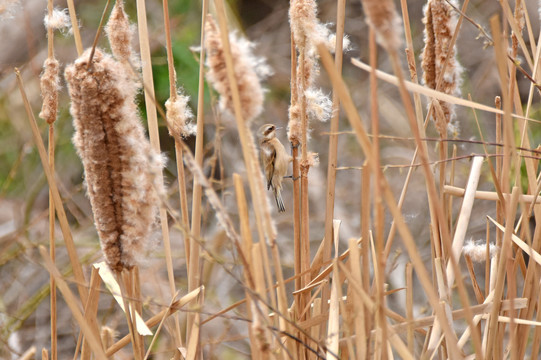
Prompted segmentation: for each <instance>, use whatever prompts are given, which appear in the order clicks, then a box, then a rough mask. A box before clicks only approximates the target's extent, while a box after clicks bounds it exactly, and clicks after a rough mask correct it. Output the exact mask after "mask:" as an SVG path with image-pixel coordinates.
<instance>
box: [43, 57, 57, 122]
mask: <svg viewBox="0 0 541 360" xmlns="http://www.w3.org/2000/svg"><path fill="white" fill-rule="evenodd" d="M59 67H60V66H59V64H58V60H56V59H55V58H54V57H53V58H48V59H47V60H45V63H44V64H43V73H42V74H41V78H40V87H41V96H42V97H43V105H42V107H41V112H40V113H39V117H40V118H42V119H43V120H45V121H47V123H49V124H52V123H54V122H55V121H56V113H57V111H58V90H60V77H59V76H58V73H59Z"/></svg>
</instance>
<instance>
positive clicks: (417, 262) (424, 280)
mask: <svg viewBox="0 0 541 360" xmlns="http://www.w3.org/2000/svg"><path fill="white" fill-rule="evenodd" d="M318 51H319V53H320V56H321V59H322V62H323V64H324V66H325V69H326V70H327V73H328V74H329V77H330V78H331V81H332V83H333V87H334V88H335V91H339V95H340V98H341V101H342V104H343V106H344V109H345V111H346V113H347V115H348V120H349V121H350V123H351V126H352V127H353V128H354V130H355V133H356V135H357V139H358V141H359V143H360V145H361V146H362V149H363V152H364V153H365V156H366V158H367V159H372V146H371V143H370V140H369V138H368V136H367V134H366V131H365V130H364V127H363V125H362V121H361V119H360V117H359V114H358V113H357V111H356V109H355V106H354V104H353V101H352V99H351V96H350V95H349V93H348V92H347V89H346V86H345V84H344V83H343V80H342V79H341V77H340V76H339V75H338V74H337V73H336V71H335V69H334V66H333V64H332V59H331V57H330V54H329V53H328V52H327V51H326V49H325V48H323V47H322V46H319V47H318ZM368 164H369V165H370V167H371V169H372V171H381V169H379V168H377V167H376V166H374V164H373V163H372V162H371V161H370V160H368ZM382 182H383V184H382V189H383V198H384V200H385V202H386V203H387V205H388V207H389V210H390V212H391V214H392V216H393V218H394V221H395V222H396V223H397V228H398V230H399V233H400V234H401V236H402V240H403V242H404V245H405V246H406V248H407V250H408V253H409V255H410V258H411V260H412V263H413V264H414V266H415V268H416V270H417V275H418V276H419V280H420V282H421V284H422V286H423V288H424V290H425V293H426V294H427V297H428V299H429V301H430V303H431V305H432V306H433V308H434V311H435V312H436V315H437V316H438V318H440V319H442V320H445V318H446V317H445V314H444V312H443V309H442V308H441V306H440V304H439V301H438V298H437V295H436V293H435V292H434V289H433V287H432V285H431V281H430V277H429V276H428V273H427V271H426V269H425V267H424V264H423V261H422V259H421V258H420V255H419V252H418V250H417V246H416V245H415V241H414V239H413V237H412V235H411V233H410V231H409V229H408V228H407V226H406V224H405V222H404V218H403V216H402V214H401V213H400V211H399V209H398V208H397V205H396V202H395V199H394V195H393V194H392V192H391V190H390V188H389V185H388V183H387V181H386V179H385V177H382ZM443 330H444V333H445V334H446V335H447V336H450V337H452V335H453V334H454V332H453V330H452V329H451V328H450V327H449V325H448V324H447V323H444V325H443ZM452 349H453V353H455V354H458V349H457V348H456V343H455V344H453V346H452Z"/></svg>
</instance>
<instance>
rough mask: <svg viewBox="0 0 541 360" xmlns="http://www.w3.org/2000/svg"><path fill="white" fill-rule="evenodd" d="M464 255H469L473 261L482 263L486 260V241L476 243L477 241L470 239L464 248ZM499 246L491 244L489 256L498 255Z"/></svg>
mask: <svg viewBox="0 0 541 360" xmlns="http://www.w3.org/2000/svg"><path fill="white" fill-rule="evenodd" d="M462 252H463V253H464V255H466V256H469V257H470V258H471V259H472V261H473V262H476V263H481V262H484V261H486V260H487V259H486V255H487V246H486V244H484V243H482V242H481V243H479V244H476V243H475V241H473V240H470V241H468V242H467V243H466V245H464V247H463V248H462ZM497 252H498V247H497V246H496V245H494V244H490V245H489V250H488V256H490V257H491V258H492V257H494V256H496V254H497Z"/></svg>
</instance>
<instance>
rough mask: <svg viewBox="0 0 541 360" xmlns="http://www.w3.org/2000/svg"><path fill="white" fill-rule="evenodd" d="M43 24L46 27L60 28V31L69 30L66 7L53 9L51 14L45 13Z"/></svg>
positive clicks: (69, 24)
mask: <svg viewBox="0 0 541 360" xmlns="http://www.w3.org/2000/svg"><path fill="white" fill-rule="evenodd" d="M43 24H44V25H45V28H46V29H49V28H51V29H53V30H60V31H61V32H62V33H65V32H69V31H70V30H71V21H70V17H69V15H68V9H53V13H52V15H51V16H49V15H45V18H44V19H43Z"/></svg>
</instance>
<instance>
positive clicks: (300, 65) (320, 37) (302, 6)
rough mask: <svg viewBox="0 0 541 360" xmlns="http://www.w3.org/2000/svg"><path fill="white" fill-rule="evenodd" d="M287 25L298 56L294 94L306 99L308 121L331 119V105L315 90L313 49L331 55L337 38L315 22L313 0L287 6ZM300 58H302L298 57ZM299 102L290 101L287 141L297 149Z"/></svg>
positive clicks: (298, 0)
mask: <svg viewBox="0 0 541 360" xmlns="http://www.w3.org/2000/svg"><path fill="white" fill-rule="evenodd" d="M289 22H290V25H291V32H292V34H293V39H294V41H295V46H296V47H297V50H298V52H299V57H298V59H299V60H298V62H297V79H296V82H297V88H298V89H297V91H296V92H295V93H298V94H299V95H300V96H304V97H305V98H306V114H307V116H308V118H309V120H319V121H326V120H328V119H329V118H330V115H331V111H332V102H331V100H330V99H329V97H328V96H327V95H325V94H324V93H323V92H322V91H321V90H320V89H317V88H316V87H315V86H314V82H315V79H316V78H317V77H318V75H319V67H318V62H317V61H318V58H319V53H318V51H317V49H316V46H317V45H318V44H320V43H322V44H324V45H325V46H326V47H327V48H328V49H329V50H330V51H331V52H334V50H335V45H336V34H333V33H331V31H330V30H329V28H328V27H327V25H325V24H322V23H321V22H320V21H319V19H318V18H317V5H316V2H315V0H292V1H291V2H290V6H289ZM342 45H343V49H344V51H347V50H348V49H349V40H348V38H347V37H344V38H343V40H342ZM300 54H302V56H300ZM299 102H300V100H299V99H292V101H291V106H290V109H289V123H288V138H289V141H290V142H291V143H292V144H293V145H294V146H296V145H298V144H299V143H300V142H301V138H302V128H301V119H300V113H301V109H300V106H301V105H300V104H299Z"/></svg>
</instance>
